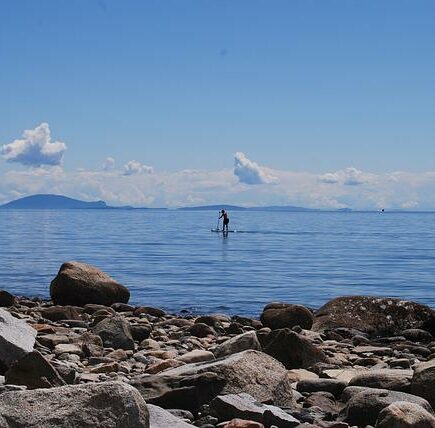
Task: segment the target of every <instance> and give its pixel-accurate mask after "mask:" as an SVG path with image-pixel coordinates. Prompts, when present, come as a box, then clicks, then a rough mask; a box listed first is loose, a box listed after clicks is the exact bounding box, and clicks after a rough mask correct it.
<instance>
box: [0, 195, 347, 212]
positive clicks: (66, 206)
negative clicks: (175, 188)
mask: <svg viewBox="0 0 435 428" xmlns="http://www.w3.org/2000/svg"><path fill="white" fill-rule="evenodd" d="M0 209H34V210H35V209H37V210H40V209H51V210H59V209H61V210H70V209H93V210H95V209H98V210H108V209H111V210H113V209H129V210H132V209H150V208H133V207H131V206H123V207H112V206H109V205H107V204H106V202H104V201H95V202H85V201H80V200H78V199H73V198H68V197H66V196H62V195H32V196H26V197H24V198H20V199H17V200H15V201H11V202H8V203H7V204H4V205H0ZM157 209H166V208H157ZM178 209H179V210H183V211H219V210H222V209H224V210H228V211H283V212H301V211H302V212H311V211H321V210H318V209H312V208H303V207H294V206H290V205H283V206H275V205H273V206H266V207H249V208H246V207H240V206H237V205H226V204H223V205H203V206H197V207H183V208H178ZM345 210H346V211H351V210H349V209H345ZM338 211H343V210H338Z"/></svg>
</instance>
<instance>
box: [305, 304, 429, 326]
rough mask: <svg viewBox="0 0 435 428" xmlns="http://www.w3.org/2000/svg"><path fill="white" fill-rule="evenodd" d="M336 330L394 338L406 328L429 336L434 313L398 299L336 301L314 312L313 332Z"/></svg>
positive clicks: (424, 306) (426, 308)
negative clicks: (426, 333)
mask: <svg viewBox="0 0 435 428" xmlns="http://www.w3.org/2000/svg"><path fill="white" fill-rule="evenodd" d="M337 327H345V328H354V329H358V330H360V331H362V332H365V333H369V334H375V335H381V334H387V335H388V334H394V333H398V332H401V331H403V330H406V329H410V328H421V329H423V330H428V331H429V332H430V333H431V334H432V333H434V331H435V312H434V311H433V310H432V309H431V308H430V307H429V306H426V305H422V304H420V303H415V302H410V301H406V300H400V299H393V298H382V297H368V296H347V297H338V298H336V299H334V300H331V301H330V302H328V303H326V305H324V306H322V307H321V308H320V309H319V310H318V311H317V312H316V315H315V318H314V324H313V330H315V331H324V330H326V329H333V328H337Z"/></svg>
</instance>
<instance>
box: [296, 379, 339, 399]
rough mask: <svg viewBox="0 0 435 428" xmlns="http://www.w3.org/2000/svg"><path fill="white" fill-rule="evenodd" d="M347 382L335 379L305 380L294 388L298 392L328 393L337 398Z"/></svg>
mask: <svg viewBox="0 0 435 428" xmlns="http://www.w3.org/2000/svg"><path fill="white" fill-rule="evenodd" d="M346 386H347V382H343V381H341V380H337V379H306V380H301V381H299V382H298V383H297V385H296V388H297V390H298V391H299V392H319V391H324V392H330V393H331V394H333V395H335V396H336V397H338V396H339V395H340V394H341V393H342V392H343V390H344V388H346Z"/></svg>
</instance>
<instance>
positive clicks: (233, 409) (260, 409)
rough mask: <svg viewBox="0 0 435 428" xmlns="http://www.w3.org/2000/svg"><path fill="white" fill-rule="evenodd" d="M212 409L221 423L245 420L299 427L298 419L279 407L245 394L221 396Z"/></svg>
mask: <svg viewBox="0 0 435 428" xmlns="http://www.w3.org/2000/svg"><path fill="white" fill-rule="evenodd" d="M210 409H211V410H212V412H213V414H215V415H217V417H218V419H219V420H221V421H226V420H231V419H245V420H252V421H255V422H260V423H264V424H265V425H267V426H271V425H278V426H279V427H281V428H291V427H295V426H297V425H299V421H298V420H297V419H295V418H294V417H293V416H291V415H289V414H287V413H286V412H284V411H283V410H282V409H280V408H279V407H276V406H270V405H265V404H262V403H259V402H257V401H256V400H255V399H254V398H253V397H252V396H251V395H249V394H245V393H240V394H227V395H220V396H218V397H216V398H214V399H213V400H212V401H211V402H210Z"/></svg>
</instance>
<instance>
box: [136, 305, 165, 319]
mask: <svg viewBox="0 0 435 428" xmlns="http://www.w3.org/2000/svg"><path fill="white" fill-rule="evenodd" d="M141 314H147V315H151V316H153V317H156V318H161V317H164V316H165V315H166V312H165V311H163V310H162V309H159V308H152V307H150V306H140V307H138V308H136V309H135V310H134V312H133V315H134V316H136V317H137V316H139V315H141Z"/></svg>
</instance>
